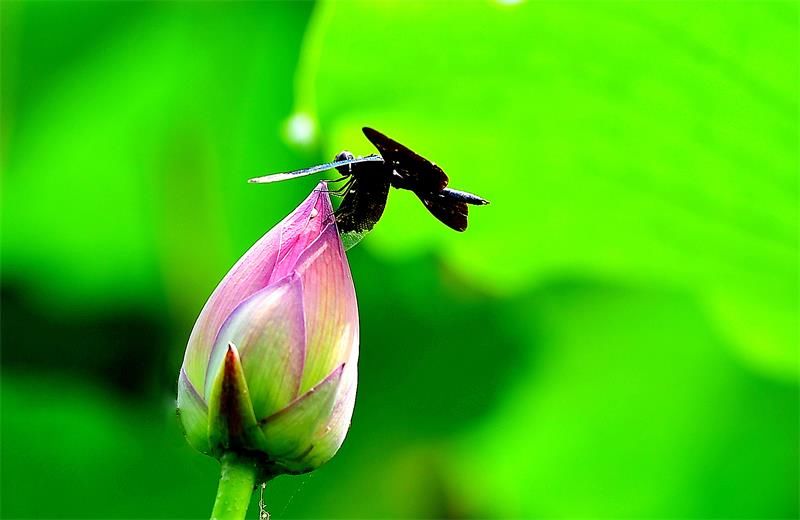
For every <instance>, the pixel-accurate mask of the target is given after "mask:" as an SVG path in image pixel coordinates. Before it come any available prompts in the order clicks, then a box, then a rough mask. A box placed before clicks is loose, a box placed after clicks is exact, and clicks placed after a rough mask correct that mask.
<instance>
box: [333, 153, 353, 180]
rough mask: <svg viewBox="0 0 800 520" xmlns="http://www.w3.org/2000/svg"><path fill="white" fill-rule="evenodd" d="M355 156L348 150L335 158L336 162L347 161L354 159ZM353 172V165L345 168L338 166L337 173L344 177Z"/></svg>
mask: <svg viewBox="0 0 800 520" xmlns="http://www.w3.org/2000/svg"><path fill="white" fill-rule="evenodd" d="M353 157H354V156H353V154H351V153H350V152H348V151H347V150H342V151H341V152H339V153H337V154H336V157H334V158H333V160H334V161H347V160H350V159H353ZM352 170H353V165H352V164H346V165H344V166H337V167H336V171H338V172H339V173H341V174H342V175H350V174H351V173H352Z"/></svg>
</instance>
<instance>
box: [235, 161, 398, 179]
mask: <svg viewBox="0 0 800 520" xmlns="http://www.w3.org/2000/svg"><path fill="white" fill-rule="evenodd" d="M365 162H383V158H382V157H381V156H380V155H368V156H366V157H354V158H352V159H344V160H342V161H333V162H329V163H325V164H320V165H317V166H312V167H311V168H303V169H302V170H293V171H290V172H282V173H272V174H269V175H264V176H263V177H255V178H253V179H249V180H248V181H247V182H251V183H253V184H267V183H270V182H280V181H285V180H288V179H295V178H297V177H305V176H307V175H314V174H315V173H319V172H324V171H325V170H332V169H334V168H338V167H340V166H347V165H348V164H359V163H365Z"/></svg>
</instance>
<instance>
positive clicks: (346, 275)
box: [296, 224, 358, 392]
mask: <svg viewBox="0 0 800 520" xmlns="http://www.w3.org/2000/svg"><path fill="white" fill-rule="evenodd" d="M296 269H297V274H298V275H299V276H300V279H301V280H302V282H303V306H304V308H305V319H306V361H305V368H304V372H303V380H302V383H301V384H300V392H304V391H306V390H307V389H309V388H311V387H312V386H314V385H315V384H317V383H318V382H319V381H321V380H322V378H323V377H325V376H326V375H327V374H329V373H330V372H331V370H333V369H334V368H335V367H337V366H338V365H340V364H342V363H344V362H345V361H347V360H348V359H350V358H351V356H352V354H353V351H354V350H355V351H356V356H357V349H358V308H357V303H356V293H355V288H354V287H353V279H352V277H351V276H350V267H349V265H348V264H347V258H346V257H345V254H344V249H343V248H342V242H341V240H340V239H339V234H338V232H337V229H336V226H335V225H334V224H331V225H329V226H328V227H327V228H325V229H324V230H323V231H322V233H321V235H320V236H319V238H317V240H316V241H315V242H314V243H312V244H311V245H310V246H309V247H308V249H307V250H306V251H304V252H303V255H302V256H301V257H300V258H299V259H298V262H297V266H296Z"/></svg>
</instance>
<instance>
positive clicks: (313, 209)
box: [309, 208, 319, 218]
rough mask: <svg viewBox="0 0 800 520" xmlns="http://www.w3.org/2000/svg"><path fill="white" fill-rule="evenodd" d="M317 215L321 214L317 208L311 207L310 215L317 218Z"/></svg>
mask: <svg viewBox="0 0 800 520" xmlns="http://www.w3.org/2000/svg"><path fill="white" fill-rule="evenodd" d="M317 215H319V211H317V208H311V215H309V218H316V216H317Z"/></svg>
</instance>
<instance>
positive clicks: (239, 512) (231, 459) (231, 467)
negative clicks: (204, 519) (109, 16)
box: [211, 452, 258, 520]
mask: <svg viewBox="0 0 800 520" xmlns="http://www.w3.org/2000/svg"><path fill="white" fill-rule="evenodd" d="M220 466H222V468H221V472H220V476H219V488H218V489H217V500H216V502H214V510H213V511H212V512H211V519H212V520H241V519H243V518H244V516H245V514H246V513H247V506H248V505H250V496H251V495H252V494H253V488H254V487H255V485H256V476H257V474H258V466H257V465H256V463H255V461H253V460H252V459H248V458H244V457H241V456H239V455H236V454H235V453H232V452H228V453H226V454H225V455H223V456H222V459H220Z"/></svg>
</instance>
